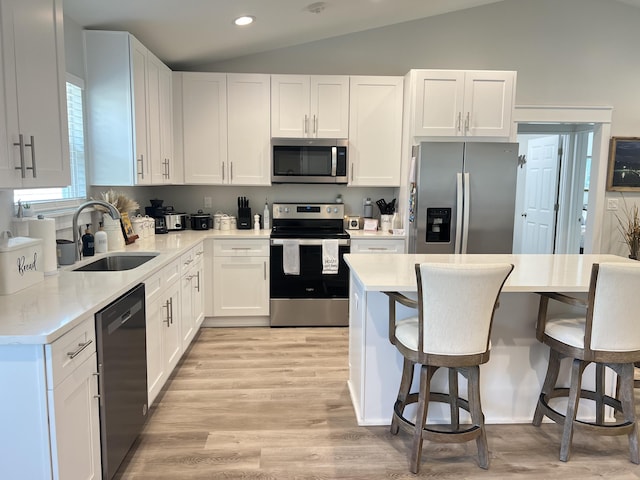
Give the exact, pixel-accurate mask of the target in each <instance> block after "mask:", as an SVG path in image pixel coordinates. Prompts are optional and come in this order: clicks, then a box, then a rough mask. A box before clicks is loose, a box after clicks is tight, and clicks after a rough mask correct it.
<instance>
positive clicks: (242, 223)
mask: <svg viewBox="0 0 640 480" xmlns="http://www.w3.org/2000/svg"><path fill="white" fill-rule="evenodd" d="M252 221H253V220H252V217H251V208H249V207H239V208H238V230H250V229H251V228H253V225H252V223H251V222H252Z"/></svg>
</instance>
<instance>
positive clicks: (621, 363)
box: [533, 262, 640, 463]
mask: <svg viewBox="0 0 640 480" xmlns="http://www.w3.org/2000/svg"><path fill="white" fill-rule="evenodd" d="M549 300H555V301H559V302H562V303H565V304H569V305H572V306H573V307H582V308H583V309H584V310H583V311H584V313H583V314H580V313H577V314H573V313H572V314H564V315H557V316H552V317H548V318H547V308H548V303H549ZM639 315H640V264H638V263H635V262H634V263H607V264H604V263H603V264H600V265H598V264H595V265H593V268H592V272H591V281H590V286H589V295H588V298H587V300H581V299H577V298H573V297H570V296H568V295H564V294H558V293H540V308H539V312H538V324H537V331H536V336H537V338H538V340H539V341H541V342H543V343H544V344H546V345H548V346H549V347H550V353H549V365H548V368H547V374H546V377H545V380H544V384H543V386H542V391H541V393H540V397H539V399H538V403H537V406H536V410H535V414H534V417H533V424H534V425H536V426H539V425H540V424H541V422H542V419H543V417H545V416H546V417H548V418H550V419H551V420H553V421H554V422H556V423H558V424H561V425H563V434H562V440H561V445H560V460H562V461H567V460H568V459H569V456H570V453H571V444H572V439H573V433H574V429H576V428H581V429H585V430H587V431H588V432H589V433H591V434H600V435H627V436H628V438H629V454H630V459H631V461H632V462H633V463H640V452H639V450H638V427H637V424H636V416H635V402H634V393H633V388H634V365H635V363H637V362H639V361H640V323H639V320H640V318H639ZM564 358H569V359H571V362H572V363H571V372H570V380H569V382H570V385H569V387H568V388H566V387H558V386H556V383H557V380H558V375H559V371H560V366H561V360H562V359H564ZM590 363H594V364H595V387H594V389H593V390H586V389H584V388H582V376H583V372H584V370H585V368H586V367H587V365H589V364H590ZM605 367H607V368H608V369H610V370H613V371H614V372H615V373H616V374H617V381H618V384H617V388H616V394H615V397H614V396H610V395H607V394H606V393H605V373H606V371H605ZM558 397H566V398H567V407H566V411H564V412H561V411H559V410H558V408H556V407H554V406H552V405H551V401H552V399H555V398H558ZM581 400H590V401H593V402H594V403H595V420H594V421H586V420H582V419H577V418H576V415H577V412H578V405H579V403H580V401H581ZM605 406H609V407H612V408H613V409H614V410H616V411H618V412H622V417H623V418H622V419H621V420H620V421H611V422H607V421H605Z"/></svg>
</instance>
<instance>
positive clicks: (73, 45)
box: [64, 17, 84, 79]
mask: <svg viewBox="0 0 640 480" xmlns="http://www.w3.org/2000/svg"><path fill="white" fill-rule="evenodd" d="M64 54H65V61H66V63H67V73H70V74H72V75H75V76H76V77H79V78H82V79H84V48H83V41H82V27H81V26H80V25H78V24H77V23H76V22H74V21H73V20H71V19H70V18H69V17H64Z"/></svg>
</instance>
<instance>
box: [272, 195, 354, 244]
mask: <svg viewBox="0 0 640 480" xmlns="http://www.w3.org/2000/svg"><path fill="white" fill-rule="evenodd" d="M271 238H338V239H341V238H349V234H348V233H346V232H345V231H344V205H343V204H341V203H274V204H273V228H272V229H271Z"/></svg>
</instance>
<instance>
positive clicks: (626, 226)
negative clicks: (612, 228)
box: [616, 197, 640, 260]
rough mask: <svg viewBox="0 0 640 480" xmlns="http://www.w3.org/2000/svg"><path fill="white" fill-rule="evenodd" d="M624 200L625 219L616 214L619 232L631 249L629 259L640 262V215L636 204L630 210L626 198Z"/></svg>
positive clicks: (623, 211) (623, 212)
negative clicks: (639, 257)
mask: <svg viewBox="0 0 640 480" xmlns="http://www.w3.org/2000/svg"><path fill="white" fill-rule="evenodd" d="M622 200H623V202H624V207H623V209H622V214H623V218H621V217H620V216H618V215H617V214H616V218H617V219H618V230H620V233H621V234H622V238H623V240H624V243H625V244H626V245H627V247H628V248H629V258H632V259H634V260H638V256H639V255H640V213H639V212H638V206H637V205H636V204H635V203H634V204H633V205H632V206H631V208H629V207H628V206H627V202H626V201H625V199H624V197H623V198H622Z"/></svg>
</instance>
